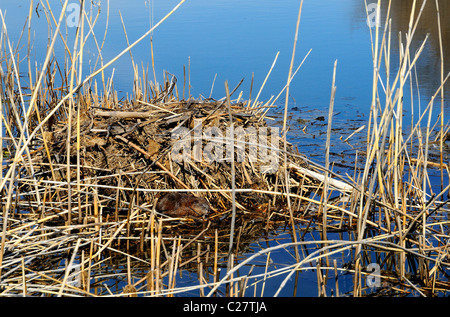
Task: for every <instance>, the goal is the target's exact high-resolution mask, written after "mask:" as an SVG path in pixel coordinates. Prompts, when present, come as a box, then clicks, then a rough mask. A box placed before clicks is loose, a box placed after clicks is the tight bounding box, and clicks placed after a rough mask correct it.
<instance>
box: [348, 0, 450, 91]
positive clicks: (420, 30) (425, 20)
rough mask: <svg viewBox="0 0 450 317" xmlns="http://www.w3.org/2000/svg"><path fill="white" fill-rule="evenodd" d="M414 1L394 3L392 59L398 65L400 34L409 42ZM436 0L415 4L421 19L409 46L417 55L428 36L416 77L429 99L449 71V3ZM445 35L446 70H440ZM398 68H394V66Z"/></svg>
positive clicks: (383, 17)
mask: <svg viewBox="0 0 450 317" xmlns="http://www.w3.org/2000/svg"><path fill="white" fill-rule="evenodd" d="M389 2H390V1H382V9H381V26H382V28H381V30H383V28H384V23H385V21H386V14H387V10H388V6H389ZM414 2H415V1H410V0H397V1H392V2H391V12H390V18H391V23H392V33H391V35H392V40H391V49H392V53H394V55H393V56H392V57H391V62H392V63H394V65H395V67H398V60H399V36H400V35H401V39H402V43H403V45H405V43H406V39H405V36H406V33H407V32H408V29H409V23H410V18H411V11H412V9H413V3H414ZM358 3H359V8H358V10H357V11H355V12H357V13H356V14H358V15H359V14H360V12H361V10H364V8H365V5H364V1H358ZM370 3H376V1H371V2H369V1H368V4H370ZM437 4H438V7H439V17H440V20H439V21H440V29H441V30H440V31H441V32H439V27H438V12H437ZM437 4H436V1H425V3H424V1H423V0H419V1H417V2H416V6H415V17H414V18H415V19H416V18H417V17H418V16H419V14H420V20H419V23H418V24H417V29H416V31H415V33H414V41H413V44H412V47H411V49H410V52H411V54H415V52H416V50H417V49H418V48H419V47H420V45H421V44H422V42H423V41H424V40H425V38H426V36H427V35H428V39H427V44H426V46H425V48H424V51H423V52H422V54H421V57H420V58H419V59H418V61H417V64H416V65H417V77H418V85H419V89H420V93H421V94H425V95H426V98H428V99H429V98H430V97H431V96H433V94H435V93H436V91H437V89H439V86H440V84H441V73H443V74H444V75H443V77H444V78H445V76H446V75H447V73H448V72H449V71H450V66H449V62H450V58H449V56H450V55H449V53H450V20H449V19H448V18H447V17H448V16H449V14H450V2H448V1H442V0H438V1H437ZM439 33H441V38H442V53H443V57H444V58H443V64H444V68H443V72H442V71H441V44H440V42H441V41H440V34H439ZM393 70H395V69H393ZM449 87H450V83H447V84H446V85H445V88H446V97H447V96H449V89H448V88H449Z"/></svg>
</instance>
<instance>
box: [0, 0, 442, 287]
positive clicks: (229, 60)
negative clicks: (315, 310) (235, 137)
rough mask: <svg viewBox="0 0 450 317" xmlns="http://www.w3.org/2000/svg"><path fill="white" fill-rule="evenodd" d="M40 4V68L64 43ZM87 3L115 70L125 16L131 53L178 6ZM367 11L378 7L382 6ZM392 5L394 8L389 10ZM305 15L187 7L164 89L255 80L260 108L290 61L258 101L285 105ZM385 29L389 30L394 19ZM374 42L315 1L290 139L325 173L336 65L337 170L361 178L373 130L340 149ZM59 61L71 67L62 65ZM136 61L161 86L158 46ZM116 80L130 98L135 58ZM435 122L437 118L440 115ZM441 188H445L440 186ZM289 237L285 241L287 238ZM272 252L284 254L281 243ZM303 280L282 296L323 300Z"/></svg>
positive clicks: (16, 31)
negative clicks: (355, 170)
mask: <svg viewBox="0 0 450 317" xmlns="http://www.w3.org/2000/svg"><path fill="white" fill-rule="evenodd" d="M35 2H36V3H35V10H34V11H33V16H32V21H31V23H32V38H33V42H32V48H31V54H32V55H33V58H34V59H35V60H36V63H37V65H39V64H40V63H43V60H44V57H45V51H46V47H47V45H48V44H49V39H50V36H51V32H53V31H52V30H49V28H48V23H47V18H49V17H46V14H45V10H44V9H43V8H42V6H39V4H38V2H37V1H35ZM69 2H70V1H69ZM73 2H75V1H73ZM87 2H89V3H88V4H87V5H86V11H87V13H88V14H91V15H92V17H93V19H94V18H95V17H96V15H97V14H98V13H99V15H98V21H97V22H96V25H95V29H94V30H95V35H96V37H97V41H98V42H99V43H101V42H102V40H103V37H104V34H105V31H106V36H105V42H104V46H103V48H102V56H101V58H102V59H103V61H104V62H106V61H109V60H110V59H112V58H113V57H114V56H116V55H117V54H118V53H120V52H121V51H122V50H123V49H124V48H125V47H126V46H127V39H126V37H125V33H124V28H123V26H122V23H121V16H122V18H123V22H124V26H125V28H126V34H127V36H128V41H129V42H130V43H131V42H133V41H134V40H136V39H138V38H139V37H140V36H141V35H142V34H144V33H145V32H146V31H147V30H148V29H149V28H150V27H151V26H153V25H155V24H156V23H157V22H158V21H159V20H160V19H161V18H162V17H163V16H164V15H166V14H167V13H168V12H169V11H170V10H171V9H172V8H173V7H174V6H175V5H176V4H177V3H178V1H176V0H164V1H162V0H161V1H158V0H155V1H144V0H132V1H114V0H112V1H110V2H109V5H108V3H107V1H104V0H96V1H87ZM367 2H368V3H371V1H367ZM373 2H375V1H373ZM382 2H383V5H385V1H382ZM411 2H412V1H409V0H402V1H400V0H397V1H393V3H392V12H391V17H392V21H393V24H392V28H393V29H392V34H393V40H392V54H393V56H392V61H393V62H392V64H391V67H392V68H393V69H394V70H395V68H396V67H398V63H396V62H395V61H398V59H399V57H398V42H399V41H398V37H397V36H401V37H403V38H404V36H405V32H406V31H407V30H408V21H409V12H410V8H411ZM419 2H421V1H419ZM429 2H430V3H428V4H427V5H426V7H425V10H424V12H423V13H422V14H423V16H422V18H421V23H420V24H419V26H418V29H417V31H416V34H415V38H416V42H415V45H417V46H419V45H420V43H421V41H423V39H425V37H426V35H427V34H428V33H429V34H430V36H429V38H428V41H427V43H426V46H425V49H424V51H423V53H422V56H421V58H420V60H419V62H418V64H417V78H418V83H417V85H419V91H420V94H417V91H416V92H415V93H414V95H413V97H412V99H413V101H414V105H415V107H417V108H416V110H417V111H418V110H419V109H420V107H421V106H422V107H423V105H426V104H427V103H428V102H429V99H430V97H431V96H432V95H433V94H434V93H435V92H436V89H437V88H438V87H439V85H440V76H441V57H440V50H439V37H438V33H437V30H438V29H437V22H436V12H435V10H434V1H429ZM49 3H50V5H51V6H52V10H53V12H59V10H60V7H61V3H60V1H49ZM439 3H440V6H441V8H440V9H441V16H442V19H441V23H442V36H443V44H444V47H443V48H444V56H447V55H448V54H447V52H448V50H449V47H448V46H447V45H448V43H450V22H449V19H448V18H447V17H448V14H447V13H449V10H450V5H449V3H448V2H447V1H440V2H439ZM299 5H300V1H294V0H283V1H279V0H258V1H256V0H239V1H238V0H213V1H211V0H188V1H186V2H185V3H184V4H183V5H182V6H181V7H180V9H179V10H177V11H176V12H175V13H174V14H173V15H172V16H171V17H170V18H169V19H167V21H165V22H164V23H163V24H161V25H160V26H159V27H158V28H157V29H156V30H155V31H154V33H153V34H152V45H153V51H154V66H155V71H154V73H155V77H156V80H157V81H159V82H162V81H163V79H164V76H165V75H166V74H167V73H166V72H168V73H170V74H173V75H175V76H176V77H177V79H178V84H179V86H180V87H181V86H182V84H183V81H184V80H186V91H185V92H184V93H185V97H186V98H187V97H189V96H192V97H194V98H197V97H199V96H203V97H205V98H207V97H212V98H215V99H220V98H222V97H224V96H225V89H224V82H225V81H228V83H229V85H230V87H234V86H235V85H237V84H238V82H239V81H240V80H241V79H242V78H244V81H243V83H242V85H241V86H240V87H239V91H242V92H243V97H242V98H244V99H246V98H248V97H249V95H250V91H252V96H253V98H254V97H255V96H256V94H257V93H258V91H259V89H260V87H261V86H262V84H263V82H264V80H265V77H266V75H267V73H268V72H269V69H270V68H271V65H272V63H273V62H274V60H275V58H276V56H277V53H278V52H279V56H278V58H277V60H276V64H275V66H274V68H273V71H272V72H271V75H270V77H269V78H268V80H267V82H266V83H265V85H264V88H263V90H262V91H261V94H260V95H259V100H269V99H270V98H271V97H272V96H276V95H278V93H279V92H280V91H281V90H282V89H283V87H284V86H285V84H286V82H287V76H288V71H289V65H290V60H291V54H292V48H293V43H294V34H295V26H296V20H297V12H298V9H299ZM0 8H1V10H2V12H3V13H4V14H5V15H6V18H5V21H6V26H7V28H8V35H9V37H10V40H11V41H12V42H13V43H15V45H17V43H18V41H19V38H20V34H21V32H22V29H23V28H24V26H25V27H27V25H26V17H27V15H28V11H29V1H25V0H15V1H10V0H0ZM119 12H120V13H119ZM68 13H70V12H68ZM108 15H109V18H108V19H107V16H108ZM50 19H51V18H50ZM381 19H382V23H383V24H384V21H383V16H382V17H381ZM52 23H53V22H52ZM53 27H54V24H53ZM373 30H374V29H372V31H373ZM370 31H371V29H370V28H369V26H368V24H367V15H366V11H365V4H364V1H363V0H340V1H335V0H314V1H312V0H306V1H304V4H303V8H302V16H301V22H300V28H299V36H298V44H297V49H296V57H295V63H294V68H296V67H297V66H298V65H299V64H300V63H301V62H302V60H303V59H304V58H305V56H306V55H308V52H309V51H310V50H311V52H310V53H309V55H308V56H307V58H306V59H305V60H304V63H303V65H302V67H301V68H300V70H299V72H298V73H297V75H296V77H295V78H294V79H293V81H292V83H291V87H290V95H289V103H288V104H289V115H290V116H289V122H288V125H289V129H290V130H289V134H288V137H289V141H290V142H292V143H293V144H295V145H297V146H298V148H299V151H300V152H301V153H304V154H306V155H307V156H308V157H310V158H311V159H312V160H315V161H317V162H318V163H320V164H323V162H324V159H325V157H324V153H325V151H324V149H325V138H326V128H327V118H328V107H329V103H330V93H331V83H332V74H333V65H334V63H335V61H336V60H337V75H336V86H337V92H336V99H335V104H334V116H333V123H332V127H333V135H332V139H331V150H330V155H331V157H330V160H331V161H332V162H334V163H335V164H336V168H337V169H341V170H345V169H351V168H352V167H353V162H352V161H351V159H350V157H351V155H353V154H354V153H355V150H358V149H361V150H364V143H363V137H364V134H365V133H366V130H362V131H361V132H359V133H358V134H357V135H356V136H355V137H354V138H352V139H351V142H349V143H345V142H342V140H341V139H340V138H341V137H343V138H346V137H347V136H349V135H350V134H351V133H353V132H354V131H356V130H357V129H358V128H360V127H362V126H364V125H366V124H367V121H368V114H369V109H370V104H371V98H372V97H371V96H372V75H373V62H372V48H371V33H370ZM64 32H67V37H68V42H67V45H68V46H69V47H71V46H73V45H74V39H75V32H76V28H75V27H65V28H64V30H63V33H64ZM24 46H25V47H24ZM18 49H23V50H24V53H25V52H26V45H24V43H20V45H19V47H18ZM58 52H60V53H61V55H58ZM97 52H98V51H97V48H96V43H95V42H94V41H93V39H92V38H90V39H89V40H88V41H87V43H86V45H85V52H84V54H85V55H84V61H85V66H84V70H83V71H84V74H83V77H84V76H85V75H86V74H87V73H89V72H90V71H91V70H93V69H94V68H95V67H98V66H95V64H96V63H99V61H98V57H99V56H98V53H97ZM131 53H132V58H133V60H134V61H135V62H136V63H137V64H138V65H140V70H139V71H142V69H147V68H148V69H149V70H150V72H149V74H151V76H149V77H150V78H148V80H154V78H153V70H152V59H151V56H152V54H151V50H150V38H148V39H145V40H144V41H143V42H141V43H140V44H138V45H137V46H136V47H135V48H133V49H132V51H131ZM55 58H57V59H60V62H64V59H67V56H66V55H65V54H64V47H63V44H62V43H60V41H59V42H58V43H57V46H56V49H55ZM447 61H448V59H445V60H444V62H445V63H444V69H445V71H444V72H445V73H446V72H448V71H449V69H450V67H449V66H448V65H447ZM392 73H394V71H392ZM107 76H108V77H109V78H113V81H114V89H115V90H117V91H118V92H119V94H122V95H126V94H131V92H132V89H133V69H132V63H131V56H130V54H125V55H124V56H123V57H122V58H121V59H119V60H118V61H117V62H115V63H114V64H113V65H112V67H110V68H109V69H108V71H107ZM184 78H186V79H184ZM252 79H253V80H252ZM252 82H253V84H252ZM415 84H416V83H415ZM447 91H449V89H447V90H446V95H448V93H447ZM180 93H181V91H180ZM408 98H411V97H410V96H409V95H408V94H407V93H406V94H405V99H408ZM284 103H285V94H282V95H281V97H280V99H279V100H278V101H277V103H276V105H277V106H278V108H276V109H273V110H272V111H271V117H272V118H273V121H272V123H273V124H280V122H282V121H281V120H282V113H283V107H284ZM445 106H446V108H445V115H446V116H448V115H449V109H448V108H447V104H445ZM434 113H435V114H436V116H437V113H438V111H435V112H434ZM404 115H405V116H411V115H412V114H411V111H410V110H409V109H406V110H405V113H404ZM413 119H414V118H413ZM436 179H438V178H436ZM439 185H440V184H439V180H438V181H437V183H436V186H439ZM316 234H317V235H316ZM330 235H333V234H330ZM336 235H338V234H336ZM281 237H284V236H283V234H281ZM318 237H319V233H316V232H312V233H311V235H310V237H309V239H315V238H318ZM306 238H308V237H306ZM337 238H343V237H337ZM344 238H345V237H344ZM282 239H284V238H282ZM286 239H289V237H287V238H286ZM258 243H259V242H255V245H254V247H253V249H258ZM273 243H279V241H278V242H273ZM282 256H287V255H286V254H283V255H282ZM282 256H281V258H280V259H277V258H276V255H275V254H274V261H275V260H276V261H278V262H279V263H283V258H282ZM342 262H345V259H342ZM341 264H342V263H341ZM302 274H306V275H307V274H311V275H310V276H308V275H307V276H306V279H305V280H306V281H308V280H310V281H311V283H306V284H305V283H303V284H302V285H301V286H298V287H295V286H294V283H293V284H292V285H288V286H286V287H285V288H284V289H283V291H282V293H281V294H280V295H282V296H292V295H293V294H295V295H296V296H305V295H306V296H308V295H311V296H316V295H317V285H316V284H315V283H316V273H314V272H311V273H310V272H305V273H302ZM194 278H195V277H194ZM187 279H189V278H187ZM281 280H282V278H280V280H277V278H274V279H271V281H270V282H269V283H268V285H267V286H266V293H265V295H268V296H270V295H272V293H273V292H274V291H275V290H276V289H277V287H278V285H279V282H280V281H281ZM341 280H342V281H343V283H344V284H343V285H342V292H345V290H346V286H345V280H346V277H345V276H344V277H342V279H341ZM271 284H273V289H271ZM348 284H349V285H348V287H347V288H348V290H350V289H351V277H349V281H348ZM250 295H251V294H250Z"/></svg>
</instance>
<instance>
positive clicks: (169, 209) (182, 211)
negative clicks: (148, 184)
mask: <svg viewBox="0 0 450 317" xmlns="http://www.w3.org/2000/svg"><path fill="white" fill-rule="evenodd" d="M156 211H157V212H160V213H163V214H165V215H167V216H171V217H186V216H194V217H203V216H206V215H207V214H208V213H209V212H210V211H211V208H210V207H209V204H208V201H207V200H206V199H205V198H202V197H195V196H193V195H189V194H186V193H179V192H173V193H168V194H165V195H164V196H161V197H160V198H159V199H158V203H157V204H156Z"/></svg>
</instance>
